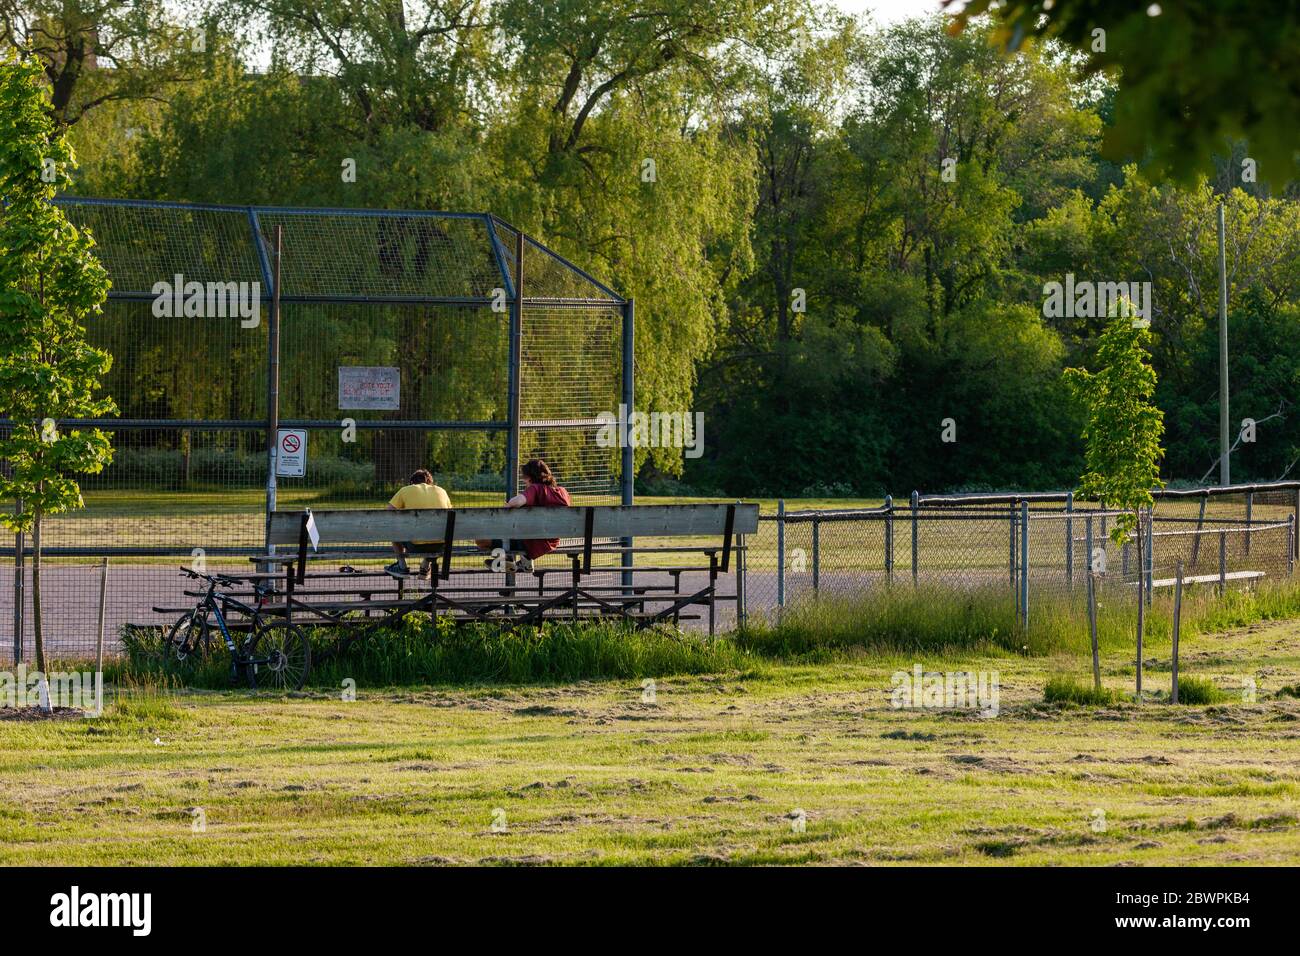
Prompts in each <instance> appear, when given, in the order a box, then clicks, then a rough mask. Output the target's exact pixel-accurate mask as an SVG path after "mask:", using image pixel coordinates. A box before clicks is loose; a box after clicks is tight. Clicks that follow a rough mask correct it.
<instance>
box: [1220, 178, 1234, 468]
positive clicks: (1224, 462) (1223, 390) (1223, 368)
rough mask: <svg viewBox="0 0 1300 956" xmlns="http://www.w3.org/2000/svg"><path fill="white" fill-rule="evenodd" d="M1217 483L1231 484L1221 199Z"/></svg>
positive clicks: (1225, 264)
mask: <svg viewBox="0 0 1300 956" xmlns="http://www.w3.org/2000/svg"><path fill="white" fill-rule="evenodd" d="M1219 484H1221V485H1230V484H1232V474H1231V470H1230V468H1229V466H1228V269H1227V256H1226V254H1225V252H1224V248H1223V200H1219Z"/></svg>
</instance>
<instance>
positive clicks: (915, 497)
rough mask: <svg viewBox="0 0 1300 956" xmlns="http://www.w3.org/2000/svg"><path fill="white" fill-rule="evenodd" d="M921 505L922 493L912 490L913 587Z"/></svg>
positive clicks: (913, 584)
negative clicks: (917, 522)
mask: <svg viewBox="0 0 1300 956" xmlns="http://www.w3.org/2000/svg"><path fill="white" fill-rule="evenodd" d="M920 505H921V493H920V492H919V491H913V492H912V587H916V552H917V547H916V543H917V542H916V532H917V527H916V519H917V509H918V508H919V507H920Z"/></svg>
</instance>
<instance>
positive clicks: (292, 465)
mask: <svg viewBox="0 0 1300 956" xmlns="http://www.w3.org/2000/svg"><path fill="white" fill-rule="evenodd" d="M279 434H280V437H279V442H278V447H277V448H276V450H275V474H276V477H277V478H302V477H304V476H305V475H306V474H307V433H306V432H305V431H303V430H302V429H299V428H281V429H280V433H279Z"/></svg>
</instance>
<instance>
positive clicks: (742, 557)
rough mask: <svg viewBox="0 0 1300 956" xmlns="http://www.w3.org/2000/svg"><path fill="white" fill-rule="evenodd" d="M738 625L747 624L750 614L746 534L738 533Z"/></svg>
mask: <svg viewBox="0 0 1300 956" xmlns="http://www.w3.org/2000/svg"><path fill="white" fill-rule="evenodd" d="M736 545H737V546H736V625H737V626H738V627H744V626H745V618H746V617H747V616H748V608H747V607H746V606H745V605H746V603H747V594H748V590H749V589H748V588H747V587H746V586H745V577H746V568H745V566H746V551H745V536H744V535H743V534H738V535H736Z"/></svg>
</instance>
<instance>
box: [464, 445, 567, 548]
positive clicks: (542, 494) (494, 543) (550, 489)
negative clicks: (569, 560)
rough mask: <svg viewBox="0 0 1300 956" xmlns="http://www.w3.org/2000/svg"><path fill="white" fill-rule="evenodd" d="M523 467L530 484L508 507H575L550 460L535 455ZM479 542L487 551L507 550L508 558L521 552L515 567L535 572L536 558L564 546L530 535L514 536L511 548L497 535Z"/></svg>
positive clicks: (507, 504) (551, 539)
mask: <svg viewBox="0 0 1300 956" xmlns="http://www.w3.org/2000/svg"><path fill="white" fill-rule="evenodd" d="M521 470H522V471H523V473H524V477H525V478H527V479H528V487H527V488H525V489H524V493H523V494H521V495H515V496H514V497H513V498H511V499H510V500H509V501H507V502H506V507H507V508H568V507H570V506H572V504H573V502H572V501H571V500H570V499H569V493H568V492H567V491H565V490H564V489H563V488H561V487H560V486H559V485H558V484H556V482H555V476H554V475H553V474H551V469H550V468H549V467H548V466H547V464H546V462H544V461H542V460H541V459H540V458H534V459H532V460H531V461H530V462H528V463H527V464H526V465H524V467H523V468H522V469H521ZM475 543H476V544H477V545H478V546H479V548H480V549H481V550H483V551H493V550H495V549H497V548H502V549H504V550H505V551H506V555H507V557H509V556H510V555H520V557H519V558H518V559H517V560H516V561H515V570H516V571H531V570H532V569H533V559H534V558H540V557H541V556H542V555H544V554H550V553H551V552H552V551H554V550H555V549H556V548H558V547H559V546H560V539H559V538H545V539H543V538H528V539H523V540H521V539H519V538H511V539H510V546H509V547H508V548H507V547H506V545H505V544H504V543H503V542H502V540H501V539H500V538H494V539H492V540H491V541H488V540H486V539H484V540H480V541H477V542H475ZM484 563H485V564H487V566H488V568H489V569H491V570H494V571H497V570H500V569H499V568H497V567H494V565H495V559H494V558H488V559H487V560H486V561H485V562H484Z"/></svg>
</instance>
